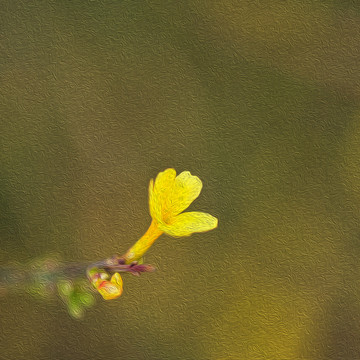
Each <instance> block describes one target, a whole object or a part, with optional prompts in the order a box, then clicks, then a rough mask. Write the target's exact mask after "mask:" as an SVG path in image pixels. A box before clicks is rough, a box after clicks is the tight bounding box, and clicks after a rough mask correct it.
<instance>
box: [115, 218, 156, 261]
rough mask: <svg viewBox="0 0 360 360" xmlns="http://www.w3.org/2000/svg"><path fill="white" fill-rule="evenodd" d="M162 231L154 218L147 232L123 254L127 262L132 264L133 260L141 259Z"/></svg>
mask: <svg viewBox="0 0 360 360" xmlns="http://www.w3.org/2000/svg"><path fill="white" fill-rule="evenodd" d="M162 233H163V231H161V230H160V229H159V228H158V226H157V223H156V222H155V221H154V220H153V221H152V222H151V225H150V227H149V229H148V230H147V231H146V233H145V234H144V235H143V236H142V237H141V238H140V239H139V240H138V241H137V242H136V243H135V244H134V245H133V246H132V247H131V248H130V249H129V250H128V251H127V253H126V254H125V255H123V256H122V258H123V259H124V260H125V263H126V264H130V263H131V262H133V261H136V260H139V259H141V258H142V256H143V255H144V254H145V252H146V251H147V250H148V249H149V248H150V246H151V245H152V244H153V243H154V241H155V240H156V239H157V238H158V237H159V236H160V235H161V234H162Z"/></svg>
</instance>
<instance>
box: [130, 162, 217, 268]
mask: <svg viewBox="0 0 360 360" xmlns="http://www.w3.org/2000/svg"><path fill="white" fill-rule="evenodd" d="M201 188H202V182H201V180H200V179H199V178H198V177H197V176H193V175H191V174H190V172H189V171H184V172H182V173H181V174H179V175H178V176H176V171H175V170H174V169H166V170H165V171H163V172H161V173H159V174H158V176H157V177H156V179H155V181H154V180H151V181H150V185H149V208H150V215H151V217H152V223H151V225H150V227H149V229H148V231H147V232H146V233H145V234H144V236H143V237H142V238H141V239H140V240H138V241H137V242H136V243H135V245H134V246H133V247H131V248H130V249H129V250H128V252H127V253H126V254H125V256H124V259H125V261H126V263H131V262H132V261H135V260H138V259H140V258H141V257H142V256H143V254H144V253H145V252H146V251H147V250H148V249H149V247H150V246H151V245H152V244H153V243H154V241H155V240H156V239H157V238H158V237H159V236H160V235H161V234H162V233H165V234H167V235H170V236H174V237H180V236H189V235H191V234H192V233H194V232H203V231H209V230H212V229H215V228H216V227H217V224H218V220H217V218H215V217H214V216H212V215H210V214H207V213H203V212H197V211H195V212H186V213H183V211H184V210H185V209H187V208H188V207H189V206H190V204H191V203H192V202H193V201H194V200H195V199H196V198H197V197H198V196H199V194H200V192H201Z"/></svg>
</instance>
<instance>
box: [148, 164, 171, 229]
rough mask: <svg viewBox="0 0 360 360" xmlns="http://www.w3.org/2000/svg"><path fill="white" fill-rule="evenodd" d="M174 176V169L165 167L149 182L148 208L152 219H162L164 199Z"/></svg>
mask: <svg viewBox="0 0 360 360" xmlns="http://www.w3.org/2000/svg"><path fill="white" fill-rule="evenodd" d="M175 177H176V171H175V170H174V169H166V170H165V171H163V172H160V173H159V174H158V175H157V177H156V179H155V182H154V181H153V180H151V181H150V184H149V208H150V215H151V217H152V218H153V219H155V220H157V221H159V222H161V221H162V209H163V207H164V205H165V199H166V198H167V197H168V196H169V192H170V191H171V189H172V187H173V185H174V181H175Z"/></svg>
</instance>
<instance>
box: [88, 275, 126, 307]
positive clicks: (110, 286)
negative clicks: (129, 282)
mask: <svg viewBox="0 0 360 360" xmlns="http://www.w3.org/2000/svg"><path fill="white" fill-rule="evenodd" d="M94 285H95V287H96V289H97V291H98V292H99V293H100V294H101V296H102V297H103V298H104V299H105V300H112V299H116V298H117V297H119V296H120V295H121V294H122V292H123V281H122V278H121V276H120V274H119V273H115V274H114V275H113V276H112V277H111V280H110V281H108V280H102V279H99V280H97V282H96V283H95V284H94Z"/></svg>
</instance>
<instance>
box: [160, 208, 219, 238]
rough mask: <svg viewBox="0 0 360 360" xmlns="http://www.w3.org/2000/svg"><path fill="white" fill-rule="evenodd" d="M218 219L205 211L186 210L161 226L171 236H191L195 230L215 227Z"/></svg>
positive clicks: (206, 229)
mask: <svg viewBox="0 0 360 360" xmlns="http://www.w3.org/2000/svg"><path fill="white" fill-rule="evenodd" d="M217 225H218V219H217V218H216V217H214V216H212V215H210V214H207V213H203V212H196V211H195V212H186V213H183V214H180V215H178V216H176V217H174V218H173V220H172V223H171V224H160V225H159V228H160V229H161V230H162V231H164V233H165V234H167V235H170V236H175V237H179V236H189V235H191V234H192V233H194V232H203V231H209V230H212V229H215V228H216V227H217Z"/></svg>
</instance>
